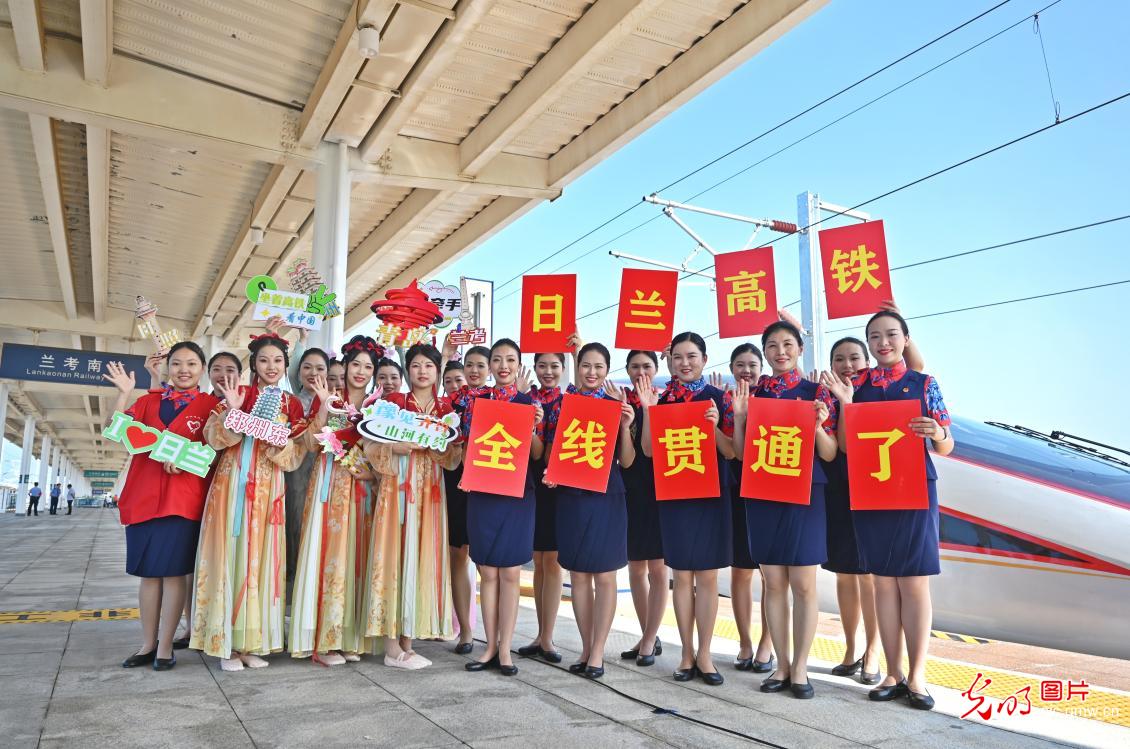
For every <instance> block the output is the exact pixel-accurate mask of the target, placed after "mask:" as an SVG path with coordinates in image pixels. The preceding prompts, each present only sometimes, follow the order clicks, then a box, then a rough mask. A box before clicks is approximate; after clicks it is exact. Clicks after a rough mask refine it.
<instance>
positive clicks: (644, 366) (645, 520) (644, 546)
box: [620, 351, 670, 666]
mask: <svg viewBox="0 0 1130 749" xmlns="http://www.w3.org/2000/svg"><path fill="white" fill-rule="evenodd" d="M626 367H627V370H628V379H629V380H631V381H632V383H633V384H634V385H635V387H634V388H633V389H631V390H625V392H626V394H627V397H628V405H630V406H631V407H632V411H633V417H632V424H631V426H630V427H629V431H630V433H631V437H632V448H633V449H634V451H635V460H634V461H633V462H632V464H631V465H630V466H628V465H625V466H623V477H624V488H625V493H626V495H627V500H628V580H629V585H630V586H631V589H632V605H633V606H634V607H635V609H636V618H637V619H639V622H640V631H641V632H642V633H643V634H642V635H641V636H640V640H639V642H637V643H636V645H635V647H633V648H632V649H631V650H624V651H622V652H621V653H620V657H621V658H623V659H624V660H632V659H635V661H636V665H637V666H651V665H653V664H654V663H655V656H657V655H662V653H663V643H662V642H660V640H659V637H658V633H659V625H660V623H661V622H662V621H663V614H664V613H665V612H666V611H667V591H668V584H667V581H668V580H669V579H670V573H669V572H668V571H667V563H666V562H665V561H663V536H662V533H661V531H660V530H659V503H658V502H656V501H655V476H654V474H653V473H652V472H651V471H652V468H651V458H649V457H647V456H645V455H644V454H643V447H642V441H643V406H642V404H641V403H640V398H639V395H638V391H639V390H641V389H642V388H643V386H642V385H641V384H640V383H641V380H642V379H643V378H645V377H646V378H648V380H649V382H650V380H651V379H653V378H654V377H655V375H656V373H657V372H658V371H659V358H658V357H657V356H656V355H655V352H654V351H629V352H628V360H627V362H626ZM648 387H650V385H649V386H648ZM652 392H653V395H656V396H657V395H658V393H655V392H654V391H652Z"/></svg>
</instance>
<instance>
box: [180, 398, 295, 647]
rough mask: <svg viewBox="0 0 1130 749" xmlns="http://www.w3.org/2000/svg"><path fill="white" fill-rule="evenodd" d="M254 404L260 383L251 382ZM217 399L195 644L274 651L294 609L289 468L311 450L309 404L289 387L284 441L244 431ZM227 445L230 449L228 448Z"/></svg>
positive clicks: (209, 431) (211, 422)
mask: <svg viewBox="0 0 1130 749" xmlns="http://www.w3.org/2000/svg"><path fill="white" fill-rule="evenodd" d="M241 390H243V391H244V393H245V395H244V404H245V409H246V410H250V407H249V406H247V405H246V404H253V403H255V401H256V399H257V398H258V395H259V391H258V388H256V387H254V386H251V387H247V386H244V387H242V388H241ZM226 413H227V409H226V407H225V406H224V405H223V404H221V405H220V406H217V408H216V410H215V411H213V413H212V415H211V416H210V417H209V418H208V422H207V424H206V425H205V427H204V429H205V438H206V439H207V441H208V444H209V445H211V446H212V447H213V448H214V449H215V450H216V451H217V452H219V453H220V455H219V457H218V459H217V465H216V471H215V475H214V477H213V479H212V486H211V488H210V489H209V490H208V499H207V501H206V502H205V505H204V517H203V518H202V520H201V524H200V542H199V545H198V546H197V551H196V577H195V583H194V588H193V612H194V613H193V622H192V640H191V642H190V644H189V647H191V648H194V649H196V650H203V651H204V652H205V653H207V654H208V655H213V656H217V657H219V658H231V654H232V651H233V650H234V651H238V652H240V653H245V654H253V655H267V654H268V653H275V652H279V651H281V650H282V649H283V632H284V620H283V617H284V613H285V611H286V511H285V503H284V496H285V487H284V477H283V472H284V471H291V470H294V468H295V467H297V466H298V464H299V463H301V462H302V458H303V457H304V456H305V454H306V447H305V445H304V444H303V442H302V440H301V434H302V432H303V431H304V430H305V429H306V420H305V418H304V417H303V413H302V404H301V403H299V402H298V399H297V398H295V397H294V396H293V395H291V394H289V393H282V407H281V409H280V412H279V417H278V419H279V421H280V422H283V423H288V424H289V426H290V438H289V439H288V440H287V443H286V445H285V446H284V447H275V446H274V445H271V444H270V443H268V442H264V441H262V440H257V439H255V438H253V437H250V436H245V435H241V434H236V433H234V432H231V431H229V430H228V429H227V428H226V427H225V426H224V416H225V414H226ZM221 451H222V452H221Z"/></svg>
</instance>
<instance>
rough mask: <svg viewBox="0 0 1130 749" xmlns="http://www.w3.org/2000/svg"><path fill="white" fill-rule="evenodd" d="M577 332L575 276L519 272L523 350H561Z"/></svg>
mask: <svg viewBox="0 0 1130 749" xmlns="http://www.w3.org/2000/svg"><path fill="white" fill-rule="evenodd" d="M575 332H577V276H576V274H573V273H566V274H560V275H553V276H522V328H521V340H520V343H521V346H522V350H523V351H525V352H526V353H529V354H542V353H550V354H553V353H561V352H563V351H565V350H566V348H567V347H566V341H567V340H568V338H569V336H571V335H573V333H575Z"/></svg>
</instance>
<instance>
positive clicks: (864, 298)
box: [820, 221, 895, 320]
mask: <svg viewBox="0 0 1130 749" xmlns="http://www.w3.org/2000/svg"><path fill="white" fill-rule="evenodd" d="M820 265H821V267H822V268H823V269H824V298H825V299H826V300H827V302H828V319H829V320H835V319H837V318H840V317H854V316H855V315H870V314H872V313H873V312H876V311H877V310H878V309H879V305H880V304H881V303H882V302H884V301H885V300H887V299H894V298H895V295H894V292H893V291H891V266H890V264H889V263H888V262H887V240H886V238H885V236H884V234H883V222H882V221H868V222H866V223H863V224H851V225H850V226H838V227H836V228H835V229H824V230H823V231H821V232H820Z"/></svg>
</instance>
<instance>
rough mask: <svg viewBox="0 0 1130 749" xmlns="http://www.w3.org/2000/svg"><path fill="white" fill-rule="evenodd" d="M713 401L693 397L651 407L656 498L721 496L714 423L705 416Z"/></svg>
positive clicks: (649, 415) (649, 414)
mask: <svg viewBox="0 0 1130 749" xmlns="http://www.w3.org/2000/svg"><path fill="white" fill-rule="evenodd" d="M711 405H713V403H712V402H711V401H692V402H690V403H673V404H664V405H660V406H654V407H652V408H650V409H649V410H648V418H649V419H650V421H651V455H652V470H653V472H654V474H655V498H656V499H660V500H664V499H695V498H698V497H717V496H718V486H719V484H718V452H717V448H716V447H715V441H716V439H715V435H714V429H715V427H714V425H713V424H712V423H711V422H710V420H709V419H707V418H706V411H707V410H708V409H709V408H710V406H711Z"/></svg>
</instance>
